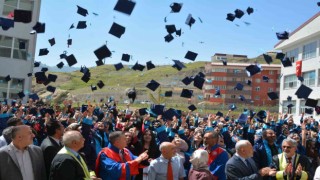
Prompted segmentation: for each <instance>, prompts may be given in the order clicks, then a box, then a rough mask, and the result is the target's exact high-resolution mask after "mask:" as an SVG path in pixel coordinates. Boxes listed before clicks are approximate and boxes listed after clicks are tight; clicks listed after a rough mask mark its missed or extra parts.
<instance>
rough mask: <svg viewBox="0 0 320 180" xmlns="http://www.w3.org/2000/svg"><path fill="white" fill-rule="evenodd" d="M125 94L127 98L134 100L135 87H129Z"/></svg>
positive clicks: (135, 94) (135, 95)
mask: <svg viewBox="0 0 320 180" xmlns="http://www.w3.org/2000/svg"><path fill="white" fill-rule="evenodd" d="M127 96H128V98H129V99H132V102H134V100H135V99H136V97H137V91H136V89H135V88H133V89H129V90H128V92H127Z"/></svg>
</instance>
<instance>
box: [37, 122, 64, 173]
mask: <svg viewBox="0 0 320 180" xmlns="http://www.w3.org/2000/svg"><path fill="white" fill-rule="evenodd" d="M46 128H47V135H48V136H47V137H46V138H45V139H44V140H43V141H42V143H41V149H42V152H43V156H44V163H45V166H46V173H47V176H49V172H50V166H51V162H52V160H53V158H54V156H55V155H56V154H57V153H58V152H59V151H60V149H61V148H62V144H61V139H62V135H63V132H64V127H63V125H62V124H61V123H60V122H59V121H54V120H53V121H50V122H48V123H47V124H46Z"/></svg>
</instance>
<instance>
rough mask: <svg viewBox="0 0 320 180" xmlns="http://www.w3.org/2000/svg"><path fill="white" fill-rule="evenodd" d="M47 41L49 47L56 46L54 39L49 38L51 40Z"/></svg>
mask: <svg viewBox="0 0 320 180" xmlns="http://www.w3.org/2000/svg"><path fill="white" fill-rule="evenodd" d="M48 41H49V43H50V46H53V45H55V44H56V40H55V39H54V38H51V39H49V40H48Z"/></svg>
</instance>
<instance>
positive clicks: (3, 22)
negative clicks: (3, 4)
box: [0, 17, 14, 31]
mask: <svg viewBox="0 0 320 180" xmlns="http://www.w3.org/2000/svg"><path fill="white" fill-rule="evenodd" d="M0 26H1V27H2V29H3V30H4V31H6V30H8V29H10V28H13V27H14V21H13V20H12V19H7V18H2V17H0Z"/></svg>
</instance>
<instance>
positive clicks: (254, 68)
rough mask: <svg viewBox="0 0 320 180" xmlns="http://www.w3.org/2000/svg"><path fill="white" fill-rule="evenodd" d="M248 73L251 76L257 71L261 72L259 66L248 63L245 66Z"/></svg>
mask: <svg viewBox="0 0 320 180" xmlns="http://www.w3.org/2000/svg"><path fill="white" fill-rule="evenodd" d="M246 70H247V72H248V75H249V76H250V77H251V76H253V75H255V74H257V73H259V72H261V68H260V67H259V66H257V65H249V66H247V67H246Z"/></svg>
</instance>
